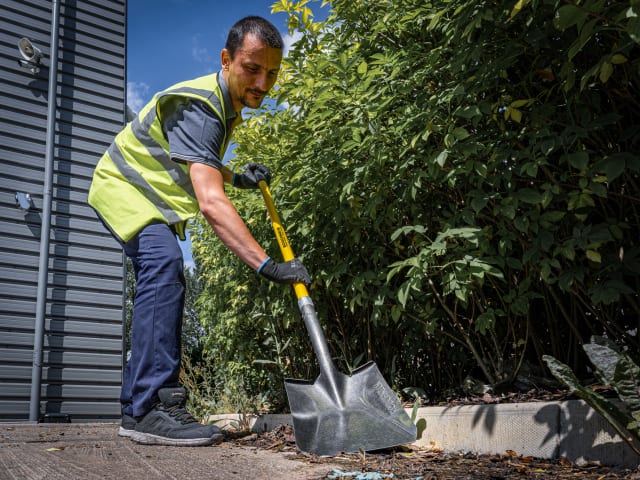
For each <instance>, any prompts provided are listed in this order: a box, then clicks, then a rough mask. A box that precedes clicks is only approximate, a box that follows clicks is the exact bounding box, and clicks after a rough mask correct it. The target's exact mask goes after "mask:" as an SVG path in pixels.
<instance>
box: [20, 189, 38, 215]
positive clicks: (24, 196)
mask: <svg viewBox="0 0 640 480" xmlns="http://www.w3.org/2000/svg"><path fill="white" fill-rule="evenodd" d="M16 207H18V208H19V209H20V210H22V211H23V212H28V211H29V210H31V209H32V208H34V207H35V205H34V204H33V199H32V198H31V195H29V194H28V193H24V192H16Z"/></svg>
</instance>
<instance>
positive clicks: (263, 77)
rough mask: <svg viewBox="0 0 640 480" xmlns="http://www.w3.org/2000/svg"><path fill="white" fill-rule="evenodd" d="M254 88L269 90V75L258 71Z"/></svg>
mask: <svg viewBox="0 0 640 480" xmlns="http://www.w3.org/2000/svg"><path fill="white" fill-rule="evenodd" d="M255 88H256V89H259V90H261V91H263V92H266V91H267V90H269V88H271V86H270V85H269V77H268V75H267V73H260V74H258V75H257V76H256V81H255Z"/></svg>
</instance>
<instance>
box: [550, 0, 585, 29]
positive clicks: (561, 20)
mask: <svg viewBox="0 0 640 480" xmlns="http://www.w3.org/2000/svg"><path fill="white" fill-rule="evenodd" d="M586 18H587V13H586V12H585V10H584V9H581V8H578V7H577V6H575V5H564V6H562V7H560V8H559V9H558V11H557V12H556V18H555V25H556V27H557V28H558V29H559V30H566V29H567V28H569V27H572V26H574V25H577V24H581V23H582V22H584V21H585V19H586Z"/></svg>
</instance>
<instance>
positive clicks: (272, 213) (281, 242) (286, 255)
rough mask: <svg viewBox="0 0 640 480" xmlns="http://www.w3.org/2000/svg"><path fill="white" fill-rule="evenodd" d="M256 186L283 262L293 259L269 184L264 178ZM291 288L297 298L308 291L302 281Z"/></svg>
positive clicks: (304, 295) (305, 294)
mask: <svg viewBox="0 0 640 480" xmlns="http://www.w3.org/2000/svg"><path fill="white" fill-rule="evenodd" d="M258 186H259V187H260V191H261V192H262V197H263V198H264V203H265V204H266V205H267V211H268V212H269V218H271V226H272V227H273V231H274V232H275V234H276V239H277V240H278V246H279V247H280V253H282V258H283V259H284V261H285V262H288V261H289V260H293V259H294V258H295V255H294V254H293V249H292V248H291V244H290V243H289V239H288V238H287V234H286V233H285V231H284V227H283V226H282V222H281V221H280V215H278V211H277V210H276V206H275V205H274V203H273V197H272V196H271V190H269V186H268V185H267V182H265V181H264V180H260V181H259V182H258ZM293 289H294V290H295V292H296V297H297V299H298V300H300V299H301V298H304V297H308V296H309V291H308V290H307V287H306V286H305V284H304V283H302V282H296V283H294V284H293Z"/></svg>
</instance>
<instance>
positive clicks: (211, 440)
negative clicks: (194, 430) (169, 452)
mask: <svg viewBox="0 0 640 480" xmlns="http://www.w3.org/2000/svg"><path fill="white" fill-rule="evenodd" d="M130 438H131V440H133V441H134V442H136V443H140V444H142V445H166V446H169V447H205V446H208V445H214V444H216V445H217V444H218V443H220V442H222V438H223V435H222V434H215V435H214V436H213V437H204V438H169V437H162V436H160V435H154V434H152V433H145V432H139V431H137V430H134V431H133V432H132V433H131V435H130Z"/></svg>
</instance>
